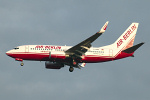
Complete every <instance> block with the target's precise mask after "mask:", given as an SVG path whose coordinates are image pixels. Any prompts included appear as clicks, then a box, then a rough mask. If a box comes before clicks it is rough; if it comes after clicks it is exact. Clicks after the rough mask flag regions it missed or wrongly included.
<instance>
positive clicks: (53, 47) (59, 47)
mask: <svg viewBox="0 0 150 100" xmlns="http://www.w3.org/2000/svg"><path fill="white" fill-rule="evenodd" d="M35 48H40V49H61V46H43V45H41V46H40V45H37V46H36V47H35Z"/></svg>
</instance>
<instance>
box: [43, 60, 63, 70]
mask: <svg viewBox="0 0 150 100" xmlns="http://www.w3.org/2000/svg"><path fill="white" fill-rule="evenodd" d="M62 67H64V64H60V63H52V62H49V61H46V62H45V68H47V69H60V68H62Z"/></svg>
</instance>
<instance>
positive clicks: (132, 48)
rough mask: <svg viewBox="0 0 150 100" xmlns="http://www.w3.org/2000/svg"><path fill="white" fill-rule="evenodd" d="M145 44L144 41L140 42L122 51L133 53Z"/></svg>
mask: <svg viewBox="0 0 150 100" xmlns="http://www.w3.org/2000/svg"><path fill="white" fill-rule="evenodd" d="M143 44H144V42H142V43H139V44H137V45H135V46H133V47H131V48H128V49H126V50H123V51H122V52H125V53H133V52H134V51H136V50H137V49H138V48H139V47H140V46H142V45H143Z"/></svg>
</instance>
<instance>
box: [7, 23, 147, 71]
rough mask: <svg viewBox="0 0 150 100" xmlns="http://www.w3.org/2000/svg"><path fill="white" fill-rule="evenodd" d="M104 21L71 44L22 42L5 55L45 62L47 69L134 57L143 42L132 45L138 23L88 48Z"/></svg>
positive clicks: (71, 67) (102, 31)
mask: <svg viewBox="0 0 150 100" xmlns="http://www.w3.org/2000/svg"><path fill="white" fill-rule="evenodd" d="M108 23H109V21H107V22H106V23H105V24H104V26H103V27H102V28H101V29H100V31H99V32H97V33H95V34H94V35H92V36H91V37H89V38H87V39H85V40H84V41H82V42H80V43H79V44H77V45H75V46H58V45H22V46H18V47H15V48H14V49H12V50H9V51H7V52H6V55H8V56H10V57H12V58H14V59H15V60H16V61H21V64H20V65H21V66H23V65H24V63H23V60H32V61H45V68H47V69H61V68H63V67H64V66H66V65H67V66H70V68H69V71H70V72H73V70H74V68H79V69H80V68H83V67H85V65H86V63H99V62H107V61H114V60H118V59H122V58H126V57H134V52H135V51H136V50H137V49H138V48H139V47H140V46H142V45H143V44H144V42H141V43H139V44H137V45H134V46H133V42H134V39H135V35H136V32H137V29H138V25H139V23H136V22H135V23H132V24H131V25H130V26H129V27H128V28H127V29H126V30H125V32H124V33H123V34H122V35H121V36H120V37H119V38H118V39H117V40H116V41H115V42H114V43H113V44H110V45H107V46H102V47H92V42H93V41H95V40H96V39H97V38H98V37H99V36H100V35H102V34H103V33H104V32H105V30H106V28H107V25H108Z"/></svg>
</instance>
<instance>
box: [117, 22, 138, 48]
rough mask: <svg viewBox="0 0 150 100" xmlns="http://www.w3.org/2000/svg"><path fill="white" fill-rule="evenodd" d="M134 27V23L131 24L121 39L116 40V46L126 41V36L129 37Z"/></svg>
mask: <svg viewBox="0 0 150 100" xmlns="http://www.w3.org/2000/svg"><path fill="white" fill-rule="evenodd" d="M135 29H136V25H135V24H134V25H133V26H131V28H130V29H129V30H128V31H127V32H126V33H125V34H124V35H123V38H122V39H120V40H118V42H117V48H119V47H120V46H121V45H122V43H123V42H124V41H126V40H127V39H128V38H129V36H130V35H131V34H132V33H133V31H134V30H135Z"/></svg>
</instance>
